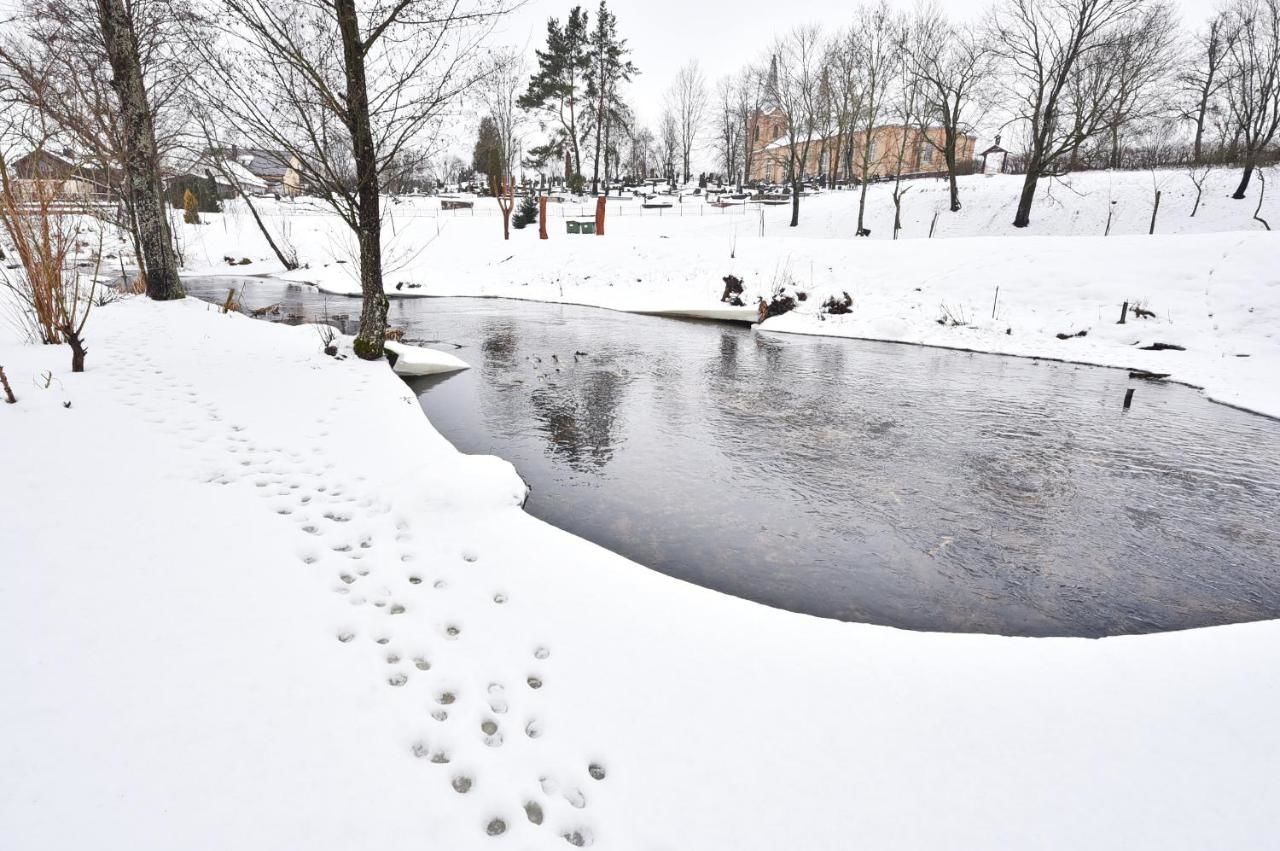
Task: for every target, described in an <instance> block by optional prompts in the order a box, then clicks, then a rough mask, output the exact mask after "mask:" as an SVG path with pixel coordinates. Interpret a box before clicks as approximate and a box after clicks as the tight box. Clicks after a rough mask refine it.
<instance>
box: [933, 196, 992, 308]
mask: <svg viewBox="0 0 1280 851" xmlns="http://www.w3.org/2000/svg"><path fill="white" fill-rule="evenodd" d="M935 215H936V214H935ZM999 303H1000V288H999V287H996V296H995V298H993V299H992V300H991V318H992V319H995V318H996V305H997V304H999Z"/></svg>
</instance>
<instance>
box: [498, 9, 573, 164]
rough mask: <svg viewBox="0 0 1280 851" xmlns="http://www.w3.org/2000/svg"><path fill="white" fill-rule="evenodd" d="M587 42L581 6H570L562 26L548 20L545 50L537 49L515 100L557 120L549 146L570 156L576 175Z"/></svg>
mask: <svg viewBox="0 0 1280 851" xmlns="http://www.w3.org/2000/svg"><path fill="white" fill-rule="evenodd" d="M588 42H589V39H588V35H587V13H586V12H584V11H582V7H581V6H575V7H573V9H572V10H571V11H570V12H569V20H568V21H567V22H566V23H565V25H564V26H563V27H561V26H560V21H559V20H557V19H556V18H551V19H550V20H548V21H547V49H546V50H539V51H537V55H538V70H537V71H536V72H535V73H534V75H533V76H532V77H531V78H530V79H529V88H528V89H527V90H526V91H525V93H524V94H523V95H521V96H520V99H519V100H518V101H517V102H516V104H517V106H519V107H520V108H521V109H530V110H542V111H543V112H545V113H547V114H549V115H550V116H552V117H553V118H554V119H555V120H556V121H557V122H558V123H559V125H560V126H559V127H558V128H557V132H556V139H555V140H553V147H557V148H560V149H563V150H567V151H568V152H569V153H570V154H571V155H572V158H573V168H572V171H573V172H575V173H578V174H581V173H582V151H581V148H580V147H579V139H580V138H581V137H580V134H579V132H578V112H579V110H580V109H581V107H582V104H581V100H582V98H583V96H584V94H585V80H586V76H587V72H588V69H589V68H590V66H591V57H590V56H589V54H588V52H587V46H588Z"/></svg>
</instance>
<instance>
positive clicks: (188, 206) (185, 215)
mask: <svg viewBox="0 0 1280 851" xmlns="http://www.w3.org/2000/svg"><path fill="white" fill-rule="evenodd" d="M182 220H183V221H184V222H186V223H187V224H189V225H198V224H200V199H199V198H197V197H196V193H194V192H192V191H191V190H190V189H188V190H187V191H186V192H183V193H182Z"/></svg>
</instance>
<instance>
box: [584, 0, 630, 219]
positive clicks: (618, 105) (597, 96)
mask: <svg viewBox="0 0 1280 851" xmlns="http://www.w3.org/2000/svg"><path fill="white" fill-rule="evenodd" d="M587 52H588V59H589V64H588V66H587V72H586V80H587V106H586V114H587V117H588V119H589V120H590V122H591V124H592V126H593V128H594V135H595V162H594V165H593V167H592V172H591V190H592V192H597V191H599V188H600V176H601V175H600V158H601V157H602V156H603V157H604V177H605V180H606V181H607V180H608V178H609V149H610V146H611V136H612V130H613V128H614V127H615V126H619V127H625V126H626V125H627V124H628V123H629V118H630V112H629V110H628V109H627V106H626V104H625V103H623V102H622V98H621V97H620V96H619V93H618V86H619V84H621V83H626V82H630V81H631V78H632V77H633V76H635V75H636V74H638V73H640V71H639V69H638V68H636V66H635V64H634V63H632V62H631V61H630V60H628V59H626V55H627V54H628V53H629V52H630V50H629V49H628V47H627V40H626V39H625V38H618V19H617V16H615V15H614V14H613V13H612V12H610V11H609V7H608V6H607V5H606V4H605V0H600V9H599V11H597V12H596V25H595V28H594V29H593V30H592V31H591V37H590V39H589V40H588V44H587ZM579 171H581V169H579ZM606 194H607V193H606Z"/></svg>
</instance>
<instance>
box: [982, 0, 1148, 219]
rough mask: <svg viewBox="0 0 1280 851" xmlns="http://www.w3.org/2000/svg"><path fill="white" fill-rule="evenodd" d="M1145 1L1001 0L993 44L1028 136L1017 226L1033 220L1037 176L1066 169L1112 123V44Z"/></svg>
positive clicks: (1053, 173) (997, 12)
mask: <svg viewBox="0 0 1280 851" xmlns="http://www.w3.org/2000/svg"><path fill="white" fill-rule="evenodd" d="M1145 2H1146V0H1057V2H1052V3H1044V2H1039V0H1004V2H1003V4H1002V5H1001V6H999V7H997V11H996V14H995V18H994V23H993V26H994V29H993V32H992V39H993V42H992V43H993V44H994V45H995V46H996V48H995V49H996V50H997V52H998V54H999V55H1000V56H1001V57H1002V58H1003V59H1004V61H1005V63H1006V70H1007V72H1008V76H1009V78H1010V84H1011V90H1012V96H1013V99H1014V107H1015V113H1016V117H1017V118H1018V119H1019V120H1021V121H1022V122H1023V123H1024V124H1025V129H1026V134H1027V154H1026V177H1025V179H1024V180H1023V184H1022V194H1021V197H1020V198H1019V200H1018V210H1017V213H1016V215H1015V216H1014V219H1013V225H1014V227H1019V228H1023V227H1026V226H1027V225H1029V224H1030V223H1031V207H1032V204H1033V203H1034V201H1035V194H1036V186H1037V185H1038V183H1039V180H1040V178H1042V177H1046V176H1054V175H1057V174H1061V173H1063V171H1064V166H1065V163H1064V162H1063V161H1064V160H1065V159H1067V158H1069V157H1070V156H1072V155H1074V154H1075V152H1076V151H1077V150H1078V149H1079V147H1080V145H1081V144H1082V143H1083V142H1084V141H1086V140H1087V139H1090V138H1092V137H1093V136H1096V135H1097V134H1098V133H1099V132H1101V131H1102V130H1103V129H1105V128H1106V127H1107V122H1108V120H1109V119H1110V117H1111V115H1112V109H1111V105H1112V104H1111V99H1110V97H1109V91H1108V90H1107V88H1106V83H1107V82H1108V80H1107V79H1106V73H1105V71H1106V68H1105V65H1104V62H1105V59H1106V58H1109V57H1110V56H1111V53H1110V51H1109V50H1108V48H1109V47H1111V46H1112V45H1113V44H1114V43H1115V42H1116V39H1117V35H1118V33H1119V30H1120V28H1121V27H1122V26H1123V25H1124V24H1125V23H1126V22H1128V21H1130V20H1132V18H1133V16H1134V15H1135V13H1137V12H1139V11H1140V10H1141V9H1142V8H1143V6H1144V3H1145Z"/></svg>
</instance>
